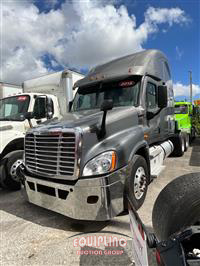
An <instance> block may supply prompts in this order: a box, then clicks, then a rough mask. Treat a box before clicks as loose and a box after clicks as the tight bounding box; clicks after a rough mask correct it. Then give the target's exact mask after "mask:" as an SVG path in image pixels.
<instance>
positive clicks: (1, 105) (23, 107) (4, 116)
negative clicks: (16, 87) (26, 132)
mask: <svg viewBox="0 0 200 266" xmlns="http://www.w3.org/2000/svg"><path fill="white" fill-rule="evenodd" d="M29 102H30V97H29V96H28V95H20V96H13V97H8V98H4V99H1V100H0V121H3V120H5V121H23V120H24V119H25V118H24V114H25V113H26V112H27V111H28V106H29Z"/></svg>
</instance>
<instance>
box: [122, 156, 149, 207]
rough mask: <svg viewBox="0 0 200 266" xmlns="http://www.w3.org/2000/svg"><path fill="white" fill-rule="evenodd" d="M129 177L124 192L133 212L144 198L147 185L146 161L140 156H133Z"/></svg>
mask: <svg viewBox="0 0 200 266" xmlns="http://www.w3.org/2000/svg"><path fill="white" fill-rule="evenodd" d="M132 163H133V167H132V171H131V175H130V177H129V178H128V180H127V184H126V191H127V194H128V198H129V200H130V201H131V202H132V205H133V206H134V208H135V210H138V209H139V208H140V207H141V206H142V204H143V203H144V200H145V198H146V193H147V189H148V183H149V173H148V167H147V163H146V160H145V159H144V158H143V157H142V156H140V155H134V157H133V161H132Z"/></svg>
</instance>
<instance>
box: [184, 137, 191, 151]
mask: <svg viewBox="0 0 200 266" xmlns="http://www.w3.org/2000/svg"><path fill="white" fill-rule="evenodd" d="M189 143H190V137H189V134H185V138H184V144H185V151H187V150H188V148H189V145H190V144H189Z"/></svg>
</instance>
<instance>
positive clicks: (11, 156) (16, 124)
mask: <svg viewBox="0 0 200 266" xmlns="http://www.w3.org/2000/svg"><path fill="white" fill-rule="evenodd" d="M83 77H84V76H83V75H82V74H79V73H77V72H73V71H69V70H64V71H60V72H57V73H52V74H49V75H44V76H42V77H39V78H35V79H31V80H27V81H25V82H24V83H23V93H21V94H17V95H13V96H10V97H5V98H3V99H1V100H0V185H1V186H2V187H4V188H8V189H11V190H18V189H20V187H21V183H20V181H19V180H18V177H17V168H18V166H19V165H20V164H21V161H22V158H23V149H24V136H25V132H26V130H27V129H29V128H30V127H34V126H37V125H38V124H40V123H42V122H45V121H46V120H48V119H54V118H56V117H57V118H59V117H61V116H62V114H65V113H66V112H67V105H68V103H69V101H71V100H72V99H73V90H72V87H73V84H74V83H75V82H76V81H77V80H78V79H80V78H83ZM8 90H9V91H10V92H13V90H11V88H8ZM8 90H7V91H8ZM18 90H19V89H18ZM20 92H21V91H20ZM4 95H5V94H4ZM6 95H7V96H8V94H6ZM47 99H48V100H49V105H50V107H51V114H50V113H49V114H48V115H47V114H46V110H47V108H46V105H47ZM27 118H28V119H27Z"/></svg>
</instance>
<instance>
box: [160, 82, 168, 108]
mask: <svg viewBox="0 0 200 266" xmlns="http://www.w3.org/2000/svg"><path fill="white" fill-rule="evenodd" d="M167 102H168V95H167V86H158V107H159V108H161V109H163V108H165V107H167Z"/></svg>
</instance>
